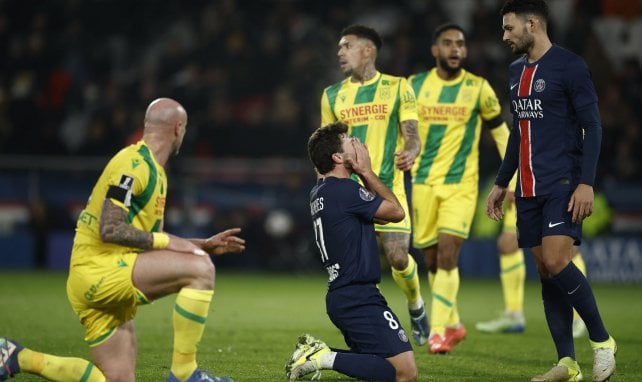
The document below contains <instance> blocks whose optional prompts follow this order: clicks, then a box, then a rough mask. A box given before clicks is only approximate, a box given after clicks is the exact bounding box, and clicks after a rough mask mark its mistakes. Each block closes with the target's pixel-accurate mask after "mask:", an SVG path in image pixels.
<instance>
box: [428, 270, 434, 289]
mask: <svg viewBox="0 0 642 382" xmlns="http://www.w3.org/2000/svg"><path fill="white" fill-rule="evenodd" d="M433 285H435V274H434V273H432V272H430V271H428V286H429V287H430V290H431V291H432V286H433Z"/></svg>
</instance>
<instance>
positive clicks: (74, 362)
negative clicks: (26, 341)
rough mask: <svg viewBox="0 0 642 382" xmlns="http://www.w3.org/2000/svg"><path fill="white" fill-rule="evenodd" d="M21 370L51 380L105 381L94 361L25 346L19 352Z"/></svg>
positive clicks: (62, 381)
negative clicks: (53, 353) (44, 351)
mask: <svg viewBox="0 0 642 382" xmlns="http://www.w3.org/2000/svg"><path fill="white" fill-rule="evenodd" d="M18 364H19V365H20V371H22V372H25V373H31V374H36V375H39V376H41V377H44V378H46V379H48V380H50V381H61V382H67V381H68V382H77V381H87V382H104V381H105V376H104V375H103V373H102V372H101V371H100V369H98V368H97V367H96V366H94V364H93V363H91V362H89V361H87V360H84V359H82V358H71V357H57V356H53V355H50V354H44V353H38V352H36V351H33V350H31V349H27V348H24V349H22V351H20V353H18Z"/></svg>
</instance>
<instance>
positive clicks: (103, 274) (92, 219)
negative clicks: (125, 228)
mask: <svg viewBox="0 0 642 382" xmlns="http://www.w3.org/2000/svg"><path fill="white" fill-rule="evenodd" d="M166 192H167V179H166V176H165V170H164V169H163V167H162V166H160V165H159V164H158V163H157V162H156V160H155V159H154V157H153V155H152V153H151V151H150V149H149V147H148V146H147V145H146V144H145V143H144V142H143V141H139V142H138V143H136V144H133V145H131V146H128V147H126V148H124V149H122V150H121V151H120V152H119V153H117V154H116V155H115V156H114V157H113V158H112V159H111V160H110V162H109V163H108V164H107V166H106V167H105V169H104V171H103V173H102V174H101V176H100V178H99V179H98V182H97V183H96V185H95V186H94V189H93V191H92V193H91V196H90V198H89V201H88V202H87V206H86V207H85V209H84V210H83V211H82V212H81V213H80V215H79V217H78V222H77V226H76V235H75V238H74V244H73V249H72V255H71V262H70V267H69V277H68V280H67V296H68V298H69V302H70V303H71V306H72V308H73V309H74V311H75V312H76V313H77V314H78V316H79V317H80V321H81V323H82V324H83V325H84V326H85V341H87V342H88V343H89V345H90V346H96V345H98V344H101V343H103V342H104V341H106V340H107V339H108V338H110V337H111V335H112V334H113V333H114V332H115V329H116V328H117V327H118V326H119V325H121V324H123V323H125V322H127V321H129V320H131V319H132V318H133V317H134V315H135V314H136V308H137V306H138V305H140V304H144V303H147V302H148V301H147V298H146V297H145V296H144V294H143V293H142V292H141V291H139V290H138V289H136V287H135V286H134V284H133V282H132V271H133V267H134V263H135V261H136V256H137V255H138V253H139V252H140V250H139V249H136V248H127V247H123V246H121V245H117V244H112V243H104V242H103V241H102V240H101V238H100V227H99V222H100V217H101V212H102V207H103V203H104V201H105V200H106V199H110V200H111V202H112V203H114V204H115V205H117V206H119V207H120V208H122V209H123V210H124V211H125V212H126V213H127V220H128V223H129V224H130V225H132V226H133V227H135V228H138V229H140V230H143V231H147V232H158V231H160V230H161V229H162V222H163V215H164V212H165V201H166V197H167V194H166Z"/></svg>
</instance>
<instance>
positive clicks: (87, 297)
mask: <svg viewBox="0 0 642 382" xmlns="http://www.w3.org/2000/svg"><path fill="white" fill-rule="evenodd" d="M186 127H187V113H186V112H185V109H184V108H183V107H182V106H181V105H180V104H179V103H178V102H176V101H174V100H172V99H169V98H159V99H157V100H155V101H153V102H152V103H151V104H150V105H149V107H148V108H147V112H146V113H145V126H144V135H143V139H142V140H141V141H139V142H138V143H136V144H133V145H131V146H128V147H126V148H124V149H122V150H121V151H120V152H119V153H117V154H116V155H115V156H114V157H113V158H112V159H111V160H110V162H109V163H108V164H107V166H106V167H105V169H104V171H103V173H102V174H101V176H100V178H99V179H98V182H97V183H96V185H95V186H94V189H93V191H92V193H91V197H90V198H89V201H88V203H87V207H86V208H85V209H84V210H83V211H82V212H81V213H80V216H79V218H78V224H77V227H76V236H75V238H74V245H73V249H72V254H71V263H70V267H69V277H68V279H67V296H68V298H69V301H70V303H71V306H72V308H73V309H74V311H75V312H76V313H77V314H78V316H79V317H80V322H81V323H82V324H83V326H84V327H85V341H87V344H88V345H89V346H90V349H91V355H92V358H93V363H92V362H89V361H87V360H84V359H80V358H68V357H57V356H54V355H50V354H44V353H39V352H36V351H34V350H32V349H28V348H26V347H22V346H20V345H19V344H18V343H16V342H15V341H11V340H9V339H7V338H0V381H4V380H6V379H7V378H9V377H13V376H15V375H16V374H17V373H20V372H26V373H32V374H36V375H39V376H41V377H44V378H47V379H49V380H51V381H65V382H67V381H69V382H75V381H89V382H100V381H105V380H108V381H134V378H135V367H136V334H135V331H134V323H133V319H134V316H135V315H136V310H137V307H138V306H139V305H142V304H147V303H149V302H151V301H153V300H156V299H158V298H161V297H163V296H166V295H168V294H172V293H178V295H177V296H176V303H175V305H174V312H173V325H174V353H173V357H172V365H171V369H170V372H169V377H168V378H167V381H168V382H176V381H189V382H196V381H231V379H230V378H227V377H213V376H211V375H209V374H207V373H206V372H204V371H202V370H200V369H198V367H197V364H196V346H197V344H198V343H199V341H200V339H201V337H202V335H203V331H204V329H205V322H206V319H207V315H208V312H209V307H210V302H211V300H212V297H213V295H214V275H215V269H214V264H213V263H212V260H211V259H210V256H209V255H220V254H223V253H227V252H241V251H242V250H244V248H245V241H244V240H242V239H240V238H238V237H236V236H235V235H236V234H238V233H239V232H240V229H238V228H234V229H229V230H226V231H224V232H221V233H219V234H216V235H214V236H212V237H210V238H208V239H182V238H180V237H177V236H174V235H171V234H168V233H166V232H163V216H164V212H165V211H164V210H165V200H166V197H167V178H166V175H165V170H164V166H165V164H166V163H167V161H168V159H169V157H170V156H172V155H176V154H178V151H179V149H180V147H181V143H182V141H183V136H184V135H185V131H186Z"/></svg>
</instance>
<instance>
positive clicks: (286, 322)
mask: <svg viewBox="0 0 642 382" xmlns="http://www.w3.org/2000/svg"><path fill="white" fill-rule="evenodd" d="M65 280H66V275H64V274H60V273H46V272H7V271H3V272H0V307H2V309H1V310H0V335H2V336H8V337H10V338H13V339H15V340H17V341H19V342H20V343H21V344H23V345H25V346H28V347H31V348H33V349H35V350H39V351H43V352H48V353H53V354H57V355H62V356H77V357H83V358H87V359H88V358H89V351H88V348H87V346H86V345H85V343H84V341H83V340H82V334H83V329H82V327H81V325H80V324H79V323H78V320H77V318H76V316H75V315H74V314H73V312H72V311H71V308H70V307H69V304H68V303H67V298H66V295H65ZM593 288H594V291H595V295H596V298H597V300H598V304H599V306H600V309H601V313H602V316H603V319H604V321H605V323H606V325H607V328H608V329H609V330H610V332H611V334H612V335H613V336H614V337H615V339H616V340H617V342H618V347H619V351H618V354H617V361H618V364H617V371H616V374H615V376H614V377H613V378H612V381H641V380H642V361H641V360H640V358H641V357H640V356H641V355H642V327H641V325H640V321H642V287H641V286H640V285H607V284H597V285H594V286H593ZM381 290H382V291H383V293H384V295H385V296H386V298H387V299H388V302H389V304H390V306H391V307H392V309H393V310H394V311H395V312H396V313H397V315H398V316H399V318H400V320H401V321H402V325H403V326H404V328H405V329H406V330H409V328H408V327H409V323H408V321H409V320H408V313H407V311H406V307H405V301H404V299H403V298H402V296H401V292H400V291H399V290H398V289H397V287H396V286H395V285H394V284H393V282H392V280H391V279H390V278H389V277H386V278H384V280H383V281H382V283H381ZM422 290H423V295H424V297H426V296H428V293H427V282H426V280H425V277H423V278H422ZM324 295H325V276H324V275H323V274H321V273H318V274H312V275H299V276H296V275H286V274H239V273H231V272H227V271H225V270H221V269H219V273H218V277H217V287H216V293H215V295H214V302H213V304H212V307H211V310H210V315H209V319H208V322H207V329H206V331H205V335H204V338H203V340H202V342H201V344H200V346H199V355H198V360H199V365H200V366H201V367H202V368H204V369H207V370H210V371H213V372H214V374H215V375H229V376H232V377H233V378H234V379H235V380H236V381H279V380H285V376H284V364H285V362H286V360H287V359H288V357H289V356H290V354H291V353H292V351H293V349H294V344H295V342H296V340H297V337H298V335H299V334H301V333H303V332H309V333H311V334H312V335H314V336H317V337H318V338H320V339H322V340H324V341H325V342H326V343H328V345H330V346H333V347H337V348H345V344H344V342H343V337H342V336H341V334H340V333H339V332H338V330H336V329H335V328H334V326H333V325H332V323H331V322H330V320H329V319H328V318H327V316H326V314H325V306H324ZM173 303H174V297H173V296H169V297H166V298H164V299H161V300H159V301H157V302H155V303H154V304H153V305H150V306H143V307H140V308H139V311H138V315H137V318H136V321H135V325H136V330H137V333H138V363H137V380H139V381H164V380H165V378H166V377H167V374H168V372H169V364H170V360H171V346H172V323H171V309H172V307H173ZM525 305H526V320H527V327H526V332H525V333H523V334H505V335H489V334H482V333H478V332H476V331H475V329H474V324H475V322H476V321H479V320H486V319H489V318H491V317H493V316H494V315H495V314H497V312H499V311H500V310H501V309H502V301H501V290H500V284H499V281H498V280H470V279H463V280H462V283H461V288H460V291H459V306H460V313H461V316H462V319H463V322H464V323H465V324H466V325H467V328H468V338H467V339H466V340H465V341H464V342H463V343H462V344H460V345H459V346H457V347H456V348H455V349H454V351H453V352H452V353H451V354H450V355H428V354H427V353H426V348H425V346H424V347H415V357H416V359H417V366H418V368H419V375H420V377H419V380H421V381H427V380H430V381H528V380H530V378H531V377H532V376H533V375H536V374H540V373H542V372H544V371H546V370H548V369H549V368H550V367H551V366H552V365H553V363H555V361H556V359H555V358H556V353H555V348H554V346H553V342H552V341H551V339H550V334H549V333H548V329H547V327H546V322H545V319H544V314H543V311H542V305H541V298H540V294H539V283H537V282H535V281H529V282H528V283H527V285H526V296H525ZM575 343H576V352H577V358H578V361H579V363H580V366H581V367H582V370H583V373H584V376H585V380H591V368H592V352H591V349H590V346H589V343H588V339H587V338H583V339H579V340H576V342H575ZM15 380H16V381H38V380H41V379H39V378H38V377H35V376H30V375H26V374H21V375H19V376H18V377H17V378H16V379H15ZM322 380H351V379H350V378H347V377H343V376H341V375H340V374H338V373H335V372H333V371H324V372H323V377H322Z"/></svg>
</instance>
